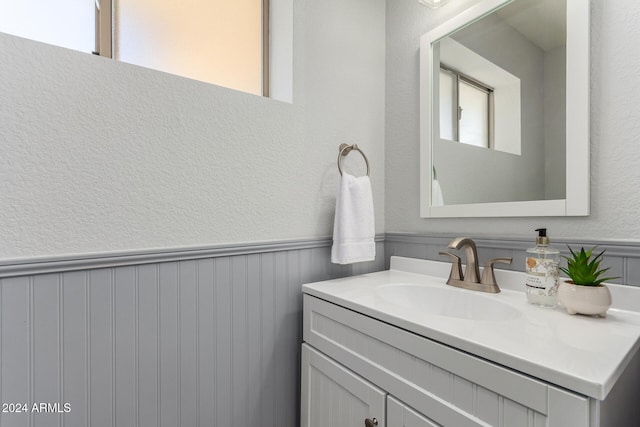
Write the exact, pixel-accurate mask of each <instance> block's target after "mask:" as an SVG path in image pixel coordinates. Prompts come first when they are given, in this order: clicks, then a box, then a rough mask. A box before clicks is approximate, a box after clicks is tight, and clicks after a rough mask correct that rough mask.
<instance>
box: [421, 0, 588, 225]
mask: <svg viewBox="0 0 640 427" xmlns="http://www.w3.org/2000/svg"><path fill="white" fill-rule="evenodd" d="M514 1H518V0H483V1H482V2H480V3H478V4H477V5H475V6H473V7H471V8H469V9H467V10H465V11H464V12H462V13H460V14H459V15H457V16H455V17H454V18H452V19H450V20H449V21H447V22H445V23H443V24H442V25H439V26H438V27H436V28H435V29H433V30H431V31H429V32H428V33H426V34H424V35H423V36H422V37H421V38H420V217H422V218H429V217H436V218H456V217H519V216H587V215H589V207H590V194H589V190H590V165H589V162H590V158H589V145H590V140H589V118H590V117H589V113H590V108H589V64H590V61H589V56H590V55H589V46H590V43H589V37H590V33H589V31H590V28H589V21H590V19H589V16H590V7H589V3H590V2H589V1H588V0H567V53H566V55H567V57H566V76H571V78H567V79H566V98H567V99H566V171H565V173H566V193H565V197H566V198H565V199H557V200H532V201H518V202H499V203H470V204H459V205H444V206H431V183H432V179H433V176H432V169H433V168H432V167H431V165H432V144H431V142H432V137H433V135H432V129H433V126H432V121H433V114H431V111H432V108H433V105H434V100H432V96H431V94H432V91H433V88H432V81H433V79H432V75H431V74H432V73H431V70H433V65H434V64H433V62H434V60H433V50H432V48H431V46H432V44H433V43H434V42H436V41H438V40H440V39H442V38H444V37H447V36H448V35H450V34H452V33H453V32H455V31H457V30H458V29H460V28H462V27H464V26H466V25H469V24H470V23H472V22H475V21H477V20H478V19H480V18H482V17H484V16H486V15H488V14H490V13H492V12H494V11H496V10H497V9H499V8H501V7H503V6H505V5H507V4H508V3H512V2H514Z"/></svg>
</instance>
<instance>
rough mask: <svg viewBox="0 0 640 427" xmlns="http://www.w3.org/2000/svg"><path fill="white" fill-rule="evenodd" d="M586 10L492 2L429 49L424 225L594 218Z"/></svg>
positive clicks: (531, 1)
mask: <svg viewBox="0 0 640 427" xmlns="http://www.w3.org/2000/svg"><path fill="white" fill-rule="evenodd" d="M589 13H590V12H589V1H588V0H483V1H481V2H480V3H478V4H476V5H475V6H473V7H471V8H470V9H467V10H466V11H464V12H463V13H461V14H459V15H457V16H456V17H454V18H453V19H451V20H449V21H447V22H445V23H444V24H442V25H440V26H438V27H437V28H435V29H434V30H432V31H430V32H428V33H427V34H425V35H424V36H422V38H421V40H420V216H421V217H445V218H446V217H508V216H586V215H589V188H590V186H589V177H590V172H589Z"/></svg>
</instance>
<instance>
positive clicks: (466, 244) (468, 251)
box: [449, 237, 480, 283]
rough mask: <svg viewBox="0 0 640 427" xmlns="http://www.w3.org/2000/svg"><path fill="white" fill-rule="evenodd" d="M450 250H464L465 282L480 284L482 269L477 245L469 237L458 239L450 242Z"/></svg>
mask: <svg viewBox="0 0 640 427" xmlns="http://www.w3.org/2000/svg"><path fill="white" fill-rule="evenodd" d="M449 248H451V249H464V255H465V263H466V267H465V269H464V279H463V280H464V281H465V282H467V283H480V267H479V266H478V250H477V249H476V243H475V242H474V241H473V240H471V239H470V238H468V237H458V238H456V239H453V240H452V241H451V242H449Z"/></svg>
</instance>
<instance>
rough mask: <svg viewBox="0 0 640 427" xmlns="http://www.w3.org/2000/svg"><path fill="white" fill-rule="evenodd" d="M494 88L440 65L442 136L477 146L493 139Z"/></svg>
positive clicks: (490, 145) (485, 144) (489, 143)
mask: <svg viewBox="0 0 640 427" xmlns="http://www.w3.org/2000/svg"><path fill="white" fill-rule="evenodd" d="M492 123H493V89H492V88H490V87H489V86H488V85H485V84H483V83H481V82H479V81H477V80H475V79H473V78H471V77H469V76H466V75H464V74H462V73H460V72H458V71H455V70H453V69H451V68H448V67H446V66H444V65H443V66H441V67H440V138H442V139H447V140H450V141H458V142H461V143H463V144H469V145H475V146H477V147H484V148H491V147H492V145H493V143H492V139H493V132H492V129H493V124H492Z"/></svg>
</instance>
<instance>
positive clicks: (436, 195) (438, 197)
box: [431, 179, 444, 206]
mask: <svg viewBox="0 0 640 427" xmlns="http://www.w3.org/2000/svg"><path fill="white" fill-rule="evenodd" d="M431 206H444V198H443V197H442V188H441V187H440V183H439V182H438V180H437V179H434V180H433V184H432V185H431Z"/></svg>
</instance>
